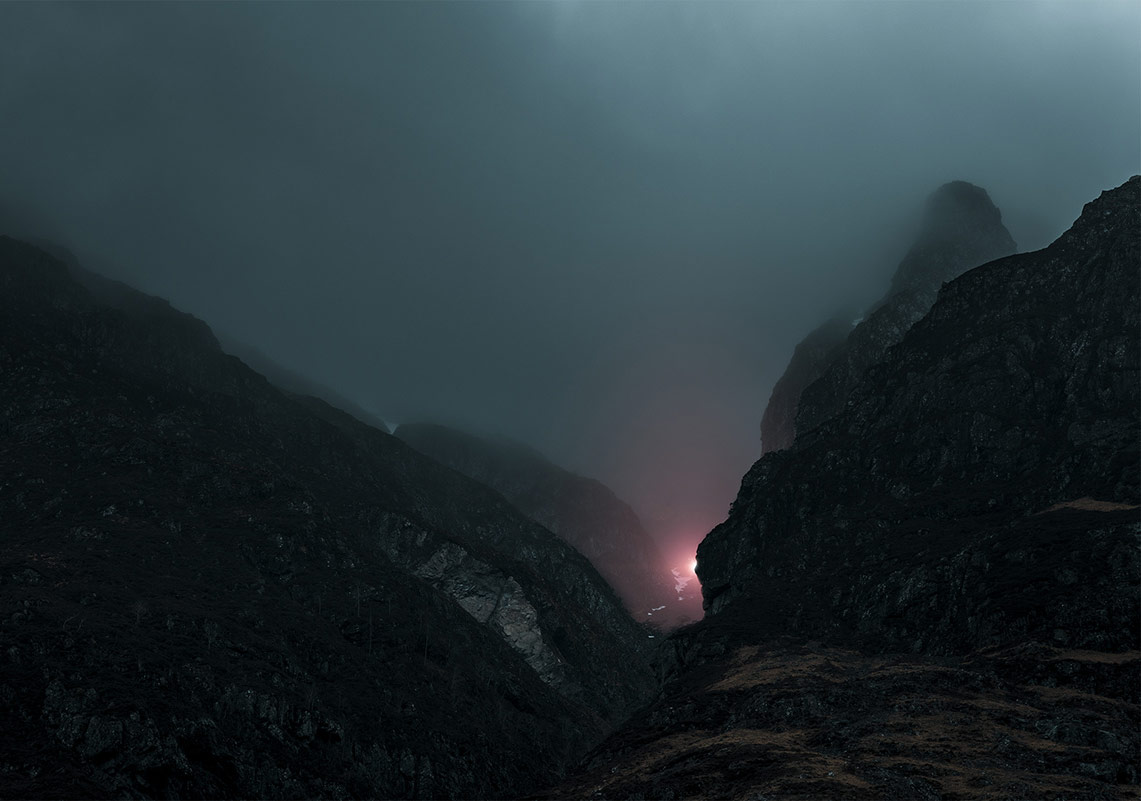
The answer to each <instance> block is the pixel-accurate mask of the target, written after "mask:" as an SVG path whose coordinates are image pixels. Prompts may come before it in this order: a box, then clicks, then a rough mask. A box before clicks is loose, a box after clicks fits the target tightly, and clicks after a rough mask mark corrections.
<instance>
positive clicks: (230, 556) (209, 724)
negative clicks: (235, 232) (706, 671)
mask: <svg viewBox="0 0 1141 801" xmlns="http://www.w3.org/2000/svg"><path fill="white" fill-rule="evenodd" d="M111 289H113V290H114V292H116V293H119V296H118V298H117V299H116V298H114V297H108V296H107V294H106V291H109V290H107V288H106V287H103V288H100V287H96V289H92V288H89V287H86V286H84V285H82V284H81V283H80V282H78V281H77V280H75V277H74V276H73V274H72V273H71V272H69V270H68V268H67V267H66V266H65V265H64V264H63V263H61V262H59V261H57V260H55V259H53V258H51V257H49V256H48V255H46V254H44V253H43V252H42V251H39V250H37V249H35V248H33V247H30V246H28V245H25V244H23V243H19V242H16V241H14V240H11V239H7V238H0V377H2V382H3V386H4V392H3V394H2V395H0V433H2V437H0V476H2V479H0V512H2V513H3V516H4V520H5V543H4V544H5V547H4V550H3V553H2V554H0V599H2V602H3V606H2V608H3V610H4V612H3V617H2V618H0V699H2V701H3V705H4V709H5V710H6V715H7V717H6V720H5V725H4V726H3V727H0V729H2V732H0V755H2V756H0V787H2V788H3V794H4V795H6V796H10V797H28V796H34V797H77V796H85V797H86V796H90V797H106V796H117V797H121V796H131V797H314V796H321V797H420V798H436V797H464V798H470V797H502V796H507V795H512V794H515V793H519V792H526V790H527V788H529V787H535V786H537V785H539V784H542V783H546V782H549V781H551V780H552V779H553V778H554V777H556V776H558V775H559V774H560V772H561V771H562V770H563V768H564V766H565V765H567V764H568V763H570V762H573V761H574V760H575V759H576V758H577V757H578V755H579V754H581V753H582V752H583V751H584V750H585V749H586V748H587V747H589V746H590V745H591V744H593V743H594V742H597V741H598V740H599V739H600V738H601V737H602V736H603V735H604V734H605V733H606V732H607V731H608V730H610V729H611V728H612V727H613V726H614V725H615V724H616V723H618V722H620V721H622V720H623V719H624V718H625V717H626V716H627V715H628V714H629V712H630V711H631V710H633V709H635V708H636V707H637V706H638V705H639V704H640V703H642V701H643V699H645V698H646V697H647V694H648V693H649V692H650V691H652V688H653V676H652V674H651V672H650V670H649V668H648V666H647V654H646V652H645V648H646V645H647V642H646V639H645V633H644V631H643V630H642V628H641V627H639V626H638V625H637V624H635V623H634V621H633V620H631V619H630V617H629V616H628V615H627V614H626V613H625V612H624V610H623V609H622V607H621V604H620V602H619V601H618V599H617V597H616V596H615V595H614V593H613V591H612V590H611V589H610V588H609V587H608V586H607V585H606V584H605V582H604V581H603V580H602V579H601V577H599V576H598V575H597V573H596V572H595V571H594V570H593V568H591V566H590V565H589V563H588V562H587V561H586V560H585V559H584V558H583V557H582V556H581V555H579V554H578V553H576V552H575V551H574V550H573V549H571V548H569V547H568V546H566V545H565V544H564V543H562V542H561V541H560V540H558V538H556V537H555V536H553V535H552V534H551V533H550V532H549V531H546V530H545V529H543V528H541V527H539V526H537V525H535V524H534V523H533V522H532V521H530V520H528V519H527V518H526V517H524V516H523V515H522V514H520V513H519V512H517V511H516V510H514V509H513V508H512V507H511V506H510V505H508V504H507V503H506V502H505V501H504V500H503V499H502V498H501V497H500V496H499V495H497V494H496V493H494V492H492V491H490V490H488V489H486V488H484V487H481V486H480V485H478V484H476V483H475V482H472V481H470V480H469V479H466V478H464V477H463V476H460V475H459V474H457V473H454V472H452V471H449V470H445V469H443V468H441V467H440V466H439V465H437V464H435V463H434V462H432V461H431V460H429V459H426V458H424V457H423V456H421V455H420V454H418V453H416V452H415V451H413V450H412V449H410V448H408V447H407V446H405V445H404V444H403V443H401V442H400V441H398V440H396V439H395V438H393V437H390V436H388V435H387V434H385V433H382V432H380V431H377V430H376V429H373V428H371V427H369V426H366V425H364V424H362V423H360V422H359V421H357V420H355V419H354V418H352V417H350V416H349V415H347V414H345V413H343V412H341V411H339V410H337V409H334V408H333V407H330V406H328V405H327V404H324V403H322V402H320V401H316V400H313V399H303V398H294V397H289V396H286V395H284V394H283V393H281V392H279V391H278V390H276V389H275V388H274V387H272V386H270V384H269V383H268V382H266V380H265V379H264V378H262V377H261V376H260V375H258V374H257V373H255V372H253V371H252V370H250V369H249V368H247V367H246V366H245V365H244V364H242V363H241V362H240V361H239V360H238V359H235V358H233V357H231V356H227V355H225V354H224V353H222V352H221V350H219V349H218V347H217V343H216V341H215V340H214V338H213V335H212V334H211V333H210V331H209V329H208V328H207V327H206V326H205V325H204V324H202V323H201V322H200V321H197V320H195V319H194V318H192V317H190V316H189V315H183V314H181V313H178V312H176V311H174V310H173V309H170V307H169V306H167V305H165V304H164V303H163V302H162V301H158V300H157V299H148V298H147V297H146V296H143V295H141V294H139V293H133V290H129V288H114V287H112V288H111ZM96 290H99V291H96ZM101 293H103V294H101ZM132 293H133V294H132ZM492 593H494V594H495V595H496V597H498V601H499V605H498V608H495V609H493V610H484V609H483V608H482V607H481V606H480V604H481V603H484V599H485V598H491V594H492ZM494 601H495V599H494V598H492V600H491V601H488V603H492V604H494Z"/></svg>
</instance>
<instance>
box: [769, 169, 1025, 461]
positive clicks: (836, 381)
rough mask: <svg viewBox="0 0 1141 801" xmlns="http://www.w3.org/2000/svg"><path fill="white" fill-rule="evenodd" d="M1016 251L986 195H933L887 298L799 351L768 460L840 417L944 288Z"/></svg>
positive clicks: (778, 399)
mask: <svg viewBox="0 0 1141 801" xmlns="http://www.w3.org/2000/svg"><path fill="white" fill-rule="evenodd" d="M1014 252H1015V244H1014V240H1013V239H1011V237H1010V233H1009V232H1008V231H1007V230H1006V227H1005V226H1004V225H1003V224H1002V215H1001V213H1000V212H999V210H998V208H997V207H996V206H995V205H994V203H992V202H991V199H990V197H989V196H988V195H987V193H986V191H985V190H983V189H981V188H980V187H977V186H974V185H973V184H969V183H967V182H965V181H952V182H951V183H948V184H944V185H943V186H941V187H940V188H939V189H937V190H936V191H935V192H934V193H932V195H931V196H930V197H929V198H928V200H927V205H926V208H925V211H924V216H923V222H922V225H921V228H920V232H919V236H918V239H917V240H916V242H915V244H914V245H912V247H911V249H910V250H909V251H908V253H907V255H906V256H905V257H904V259H903V261H902V262H900V264H899V267H897V268H896V271H895V275H894V276H893V277H892V283H891V289H890V290H889V292H888V294H887V295H886V296H885V297H884V298H883V299H882V300H880V301H879V302H878V303H877V304H875V305H874V306H873V307H872V308H871V309H869V310H868V311H866V312H864V313H863V314H862V315H852V318H848V319H849V320H852V319H853V318H855V319H854V322H853V324H852V327H850V328H845V327H844V324H843V317H840V318H836V319H833V320H832V321H830V322H828V323H826V324H825V325H824V326H821V327H820V328H818V329H817V330H816V331H813V332H812V333H811V334H809V336H808V337H807V338H806V339H805V340H804V342H802V343H801V345H800V346H798V347H797V349H796V351H795V352H794V354H793V357H792V361H791V362H790V363H789V366H788V368H787V369H786V370H785V373H784V375H783V376H782V377H781V379H780V381H778V382H777V385H776V387H774V389H773V395H772V398H771V399H770V400H769V405H768V407H767V408H766V409H765V415H764V420H763V421H762V424H761V444H762V448H763V453H770V452H772V451H777V450H783V449H784V448H788V447H791V446H792V444H793V442H794V440H795V439H796V437H797V436H798V435H799V434H800V433H801V432H804V431H809V430H811V429H813V428H815V427H816V426H818V425H820V424H821V423H822V422H824V421H825V420H827V419H829V418H830V417H832V416H833V415H835V414H837V413H838V412H839V411H841V410H842V409H843V408H844V404H845V403H846V401H847V399H848V396H849V394H850V393H851V391H852V389H853V387H855V385H856V384H857V383H858V382H859V381H860V379H861V378H862V377H863V375H864V373H865V372H866V371H867V369H868V368H869V367H871V366H872V365H874V364H876V363H877V362H879V361H880V360H881V359H882V358H883V357H884V354H885V353H886V352H887V349H888V348H889V347H891V346H892V345H894V344H896V343H897V342H899V341H900V340H901V339H902V338H903V335H904V334H905V333H907V330H908V329H909V328H911V326H912V325H914V324H915V323H916V322H917V321H918V320H919V319H920V318H921V317H923V315H925V314H926V313H927V311H928V309H930V308H931V304H932V303H933V302H934V301H935V296H936V295H937V294H938V292H939V288H940V287H941V286H942V285H943V283H944V282H946V281H950V280H952V279H953V278H955V277H956V276H959V275H961V274H962V273H964V272H965V271H967V270H969V269H971V268H972V267H977V266H978V265H980V264H983V263H985V262H988V261H991V260H993V259H997V258H1000V257H1002V256H1007V255H1010V254H1012V253H1014Z"/></svg>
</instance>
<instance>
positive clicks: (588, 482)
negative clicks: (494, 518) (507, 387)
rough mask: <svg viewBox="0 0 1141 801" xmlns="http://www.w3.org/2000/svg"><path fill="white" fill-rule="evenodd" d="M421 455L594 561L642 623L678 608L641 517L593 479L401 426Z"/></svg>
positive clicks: (471, 440)
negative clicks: (489, 491)
mask: <svg viewBox="0 0 1141 801" xmlns="http://www.w3.org/2000/svg"><path fill="white" fill-rule="evenodd" d="M394 434H395V435H396V436H397V437H398V438H399V439H402V440H404V441H405V442H407V443H408V444H409V445H411V446H412V447H413V448H415V449H416V450H418V451H420V452H421V453H423V454H425V455H427V456H430V457H432V458H433V459H436V460H437V461H439V462H441V463H442V464H445V465H447V466H448V467H451V468H452V469H454V470H458V471H459V472H461V473H463V474H464V475H466V476H469V477H471V478H473V479H475V480H476V481H479V482H480V483H481V484H485V485H487V486H489V487H492V488H493V489H495V490H497V491H498V492H500V493H502V494H503V496H504V497H505V498H507V500H509V501H510V502H511V503H512V504H513V505H514V506H515V507H516V508H518V509H519V510H520V511H522V512H523V513H524V514H526V515H527V516H528V517H530V518H531V519H532V520H535V521H536V522H538V523H539V524H541V525H543V526H545V527H546V528H548V529H550V530H551V531H553V532H554V533H555V534H557V535H559V536H560V537H561V538H562V539H563V540H565V541H566V542H568V543H569V544H570V545H572V546H574V548H575V549H576V550H577V551H578V552H579V553H581V554H582V555H583V556H585V557H586V558H587V559H589V560H590V562H591V564H593V565H594V566H595V568H597V569H598V572H599V573H601V574H602V576H603V577H604V578H605V579H606V580H607V581H608V582H609V583H610V585H611V586H612V587H614V588H615V589H616V590H617V591H618V594H619V595H620V596H621V597H622V599H623V601H624V602H625V604H626V607H627V608H628V609H629V610H630V611H631V613H633V614H634V615H635V616H636V617H637V618H638V619H647V620H654V616H653V615H647V613H648V612H651V611H652V610H655V609H658V608H660V607H663V606H664V607H666V608H665V609H664V610H662V611H660V612H659V613H658V614H657V619H658V620H659V621H664V620H666V619H668V617H669V614H668V613H669V608H670V605H671V603H672V602H673V601H674V600H675V598H676V596H677V593H676V592H675V591H674V582H673V580H672V577H671V576H670V573H669V570H668V569H667V567H666V565H665V564H664V561H663V559H662V555H661V553H660V552H659V551H658V548H657V545H656V544H655V543H654V541H653V539H651V537H650V535H649V534H647V533H646V530H645V529H644V528H643V527H642V523H641V521H640V520H638V516H637V514H635V513H634V510H633V509H631V508H630V507H629V505H627V504H626V503H624V502H623V501H622V500H621V499H619V498H618V497H617V496H616V495H615V494H614V492H613V491H612V490H611V489H610V488H609V487H607V486H606V485H604V484H602V483H601V482H599V481H596V480H594V479H590V478H585V477H583V476H579V475H575V474H574V473H571V472H570V471H567V470H564V469H562V468H561V467H558V466H557V465H555V464H552V463H551V462H550V461H548V460H547V459H545V458H544V457H543V456H541V455H540V454H538V453H536V452H535V451H533V450H531V449H529V448H526V447H525V446H522V445H519V444H517V443H514V442H509V441H506V440H499V441H493V440H489V439H484V438H481V437H475V436H472V435H470V434H465V433H463V432H460V431H456V430H454V429H449V428H446V427H444V426H438V425H428V424H413V425H402V426H400V427H399V428H397V430H396V431H395V432H394Z"/></svg>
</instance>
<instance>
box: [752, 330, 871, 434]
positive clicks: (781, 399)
mask: <svg viewBox="0 0 1141 801" xmlns="http://www.w3.org/2000/svg"><path fill="white" fill-rule="evenodd" d="M852 323H853V316H852V315H849V314H838V315H836V316H835V317H833V318H832V319H831V320H829V321H828V322H826V323H824V325H822V326H820V327H819V328H817V329H816V330H814V331H813V332H812V333H811V334H809V335H808V336H806V337H805V338H804V340H803V341H802V342H801V343H800V344H799V345H797V346H796V350H794V351H793V353H792V360H791V361H789V363H788V367H786V368H785V371H784V374H783V375H782V376H781V377H780V380H779V381H777V383H776V386H774V387H773V394H772V396H771V397H769V405H768V406H766V407H765V415H764V417H763V418H761V453H762V454H766V453H772V452H773V451H783V450H784V449H785V448H791V447H792V443H793V441H794V440H795V439H796V409H797V406H798V404H799V403H800V395H801V393H803V392H804V388H805V387H807V386H808V385H809V384H811V383H812V382H813V381H815V380H816V379H818V378H820V376H821V375H823V373H824V371H825V370H826V369H827V367H828V365H830V364H831V363H832V360H833V358H834V356H835V353H834V351H835V350H836V349H837V348H838V347H840V346H841V345H843V343H844V342H845V341H846V340H847V339H848V334H850V333H851V331H852Z"/></svg>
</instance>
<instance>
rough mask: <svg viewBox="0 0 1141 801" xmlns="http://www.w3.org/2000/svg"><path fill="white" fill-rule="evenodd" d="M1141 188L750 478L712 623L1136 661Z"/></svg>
mask: <svg viewBox="0 0 1141 801" xmlns="http://www.w3.org/2000/svg"><path fill="white" fill-rule="evenodd" d="M1139 182H1141V179H1138V178H1134V179H1131V180H1130V181H1129V182H1127V183H1126V184H1124V185H1123V186H1121V187H1119V188H1117V189H1114V190H1112V191H1109V192H1105V193H1103V194H1102V196H1101V197H1099V198H1098V199H1097V200H1095V201H1093V202H1091V203H1089V204H1087V205H1086V207H1085V209H1084V210H1083V212H1082V215H1081V217H1080V218H1079V219H1078V220H1077V221H1076V222H1075V223H1074V225H1073V227H1072V228H1071V229H1070V230H1069V231H1067V232H1066V233H1065V234H1064V235H1063V236H1062V237H1061V238H1059V239H1058V240H1057V241H1056V242H1055V243H1054V244H1052V245H1051V246H1050V247H1048V248H1046V249H1044V250H1041V251H1038V252H1035V253H1027V254H1022V255H1018V256H1010V257H1007V258H1004V259H999V260H997V261H993V262H990V263H988V264H986V265H983V266H981V267H978V268H976V269H974V270H971V271H970V272H968V273H966V274H964V275H963V276H961V277H960V278H958V279H956V280H955V281H952V282H950V283H949V284H947V285H946V286H945V287H944V288H943V289H942V291H941V292H940V293H939V297H938V300H937V301H936V303H935V304H934V306H933V307H932V309H931V310H930V312H929V313H928V314H927V315H926V317H924V318H923V319H922V320H921V321H920V322H919V323H917V324H916V325H914V326H913V327H912V328H911V329H910V331H908V333H907V334H906V336H905V337H904V338H903V341H902V342H901V343H900V344H899V345H897V346H895V347H893V348H889V349H888V350H887V351H885V353H884V356H883V358H882V360H881V361H880V363H879V364H877V365H876V366H874V367H872V368H871V369H870V370H868V372H867V373H866V374H865V375H864V377H863V378H862V380H861V381H860V382H859V383H858V384H857V385H856V386H855V387H854V388H853V389H852V391H851V392H850V395H849V397H848V400H847V402H846V404H845V408H844V409H843V411H841V412H840V413H838V414H836V415H835V416H834V417H831V418H828V419H825V420H823V421H822V422H820V423H819V424H818V425H816V426H815V427H814V428H812V429H810V430H808V431H800V432H799V433H798V438H797V442H796V446H795V448H793V449H792V450H789V451H784V452H780V453H774V454H769V455H767V456H765V457H763V458H762V459H761V460H760V461H759V462H757V463H756V464H755V465H754V466H753V468H752V469H751V470H750V471H749V473H748V474H747V475H746V476H745V478H744V480H743V482H742V486H741V491H740V494H739V495H738V497H737V500H736V502H735V503H734V505H733V508H732V510H731V512H730V515H729V518H728V520H726V521H725V522H724V523H723V524H722V525H720V526H718V527H717V528H716V529H714V530H713V531H712V532H711V533H710V534H709V536H708V537H707V538H706V539H705V541H704V542H703V543H702V544H701V546H700V548H699V551H698V559H699V565H698V575H699V576H700V577H701V579H702V584H703V590H704V593H705V599H706V605H707V608H708V609H710V610H712V611H714V612H719V611H721V610H724V609H726V608H732V607H733V606H734V605H736V604H738V603H744V604H747V605H748V606H749V607H750V608H752V609H754V610H755V614H756V615H758V616H759V618H760V620H761V621H762V623H763V624H764V625H771V626H772V627H773V628H774V630H783V631H800V632H806V633H807V632H814V633H816V634H820V633H825V632H828V633H832V634H835V635H837V636H841V635H844V634H846V635H849V636H854V637H858V639H859V641H860V642H861V643H864V644H865V645H869V646H874V647H878V648H883V649H894V650H907V651H917V652H918V651H921V652H935V653H950V652H962V651H966V650H970V649H973V648H981V647H987V646H996V645H1000V644H1002V643H1004V642H1008V641H1011V640H1026V639H1037V640H1042V641H1047V642H1053V643H1057V644H1061V645H1066V646H1069V647H1079V648H1096V649H1100V650H1107V651H1116V650H1122V649H1125V648H1136V647H1137V644H1138V636H1139V635H1138V578H1137V577H1138V567H1139V564H1138V549H1137V517H1138V513H1137V511H1136V505H1137V504H1138V502H1139V499H1138V486H1139V474H1138V415H1137V409H1138V408H1139V406H1141V397H1139V390H1138V385H1139V377H1141V373H1139V369H1141V368H1139V365H1141V354H1139V349H1141V345H1139V320H1138V315H1139V305H1141V304H1139V299H1138V282H1137V265H1138V263H1139V248H1138V229H1139V221H1141V212H1139V207H1138V186H1139ZM851 342H852V340H851V339H850V340H849V343H851ZM1082 498H1090V499H1093V501H1098V502H1101V503H1102V504H1103V505H1102V506H1098V505H1097V504H1096V503H1093V501H1086V502H1083V503H1079V504H1077V505H1076V506H1074V505H1071V506H1069V507H1066V506H1061V507H1059V506H1057V505H1058V504H1059V503H1063V502H1074V501H1075V500H1077V499H1082ZM1091 504H1092V506H1091ZM1048 509H1052V510H1053V511H1050V512H1049V513H1048V514H1039V513H1042V512H1044V511H1045V510H1048Z"/></svg>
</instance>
